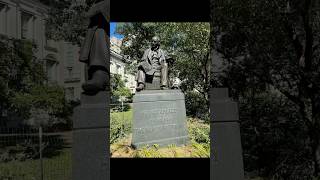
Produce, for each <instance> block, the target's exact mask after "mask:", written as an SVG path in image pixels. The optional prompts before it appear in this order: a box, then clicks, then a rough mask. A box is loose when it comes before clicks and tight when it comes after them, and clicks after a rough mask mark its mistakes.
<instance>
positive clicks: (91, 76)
mask: <svg viewBox="0 0 320 180" xmlns="http://www.w3.org/2000/svg"><path fill="white" fill-rule="evenodd" d="M107 9H108V4H107V1H106V0H104V1H99V0H96V1H95V4H94V5H93V6H92V7H91V8H90V9H89V11H88V13H87V17H88V18H90V24H89V26H88V30H87V33H86V37H85V40H84V43H83V45H82V47H81V51H80V57H79V61H81V62H83V63H86V67H87V77H86V82H85V83H84V84H83V85H82V89H83V90H84V93H86V94H96V93H97V92H99V91H103V90H105V89H106V87H107V86H108V83H109V78H110V73H109V72H108V69H109V68H108V65H107V62H108V61H109V47H107V42H109V32H108V30H109V19H110V17H109V14H108V12H107Z"/></svg>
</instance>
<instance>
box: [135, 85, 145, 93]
mask: <svg viewBox="0 0 320 180" xmlns="http://www.w3.org/2000/svg"><path fill="white" fill-rule="evenodd" d="M143 89H144V84H142V83H140V84H139V85H138V87H136V91H138V92H139V91H142V90H143Z"/></svg>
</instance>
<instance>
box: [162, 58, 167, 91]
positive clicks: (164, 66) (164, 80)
mask: <svg viewBox="0 0 320 180" xmlns="http://www.w3.org/2000/svg"><path fill="white" fill-rule="evenodd" d="M167 88H168V63H167V62H164V63H162V65H161V89H167Z"/></svg>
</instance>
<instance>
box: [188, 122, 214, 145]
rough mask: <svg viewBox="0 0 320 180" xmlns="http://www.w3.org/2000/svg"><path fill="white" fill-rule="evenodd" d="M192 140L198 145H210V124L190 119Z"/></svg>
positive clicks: (189, 129) (189, 128) (189, 126)
mask: <svg viewBox="0 0 320 180" xmlns="http://www.w3.org/2000/svg"><path fill="white" fill-rule="evenodd" d="M187 123H188V133H189V136H190V139H191V140H193V141H195V142H197V143H204V144H210V124H209V123H208V122H205V121H203V120H200V119H193V118H189V119H188V122H187Z"/></svg>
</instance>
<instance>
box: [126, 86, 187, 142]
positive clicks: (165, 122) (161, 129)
mask: <svg viewBox="0 0 320 180" xmlns="http://www.w3.org/2000/svg"><path fill="white" fill-rule="evenodd" d="M186 120H187V119H186V108H185V99H184V94H183V93H182V92H181V91H180V90H144V91H141V92H138V93H136V95H135V96H134V97H133V129H132V145H133V146H134V147H137V148H139V147H142V146H146V145H149V146H152V145H153V144H158V145H159V146H166V145H170V144H175V145H177V146H179V145H183V144H187V143H188V141H189V138H188V131H187V122H186Z"/></svg>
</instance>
